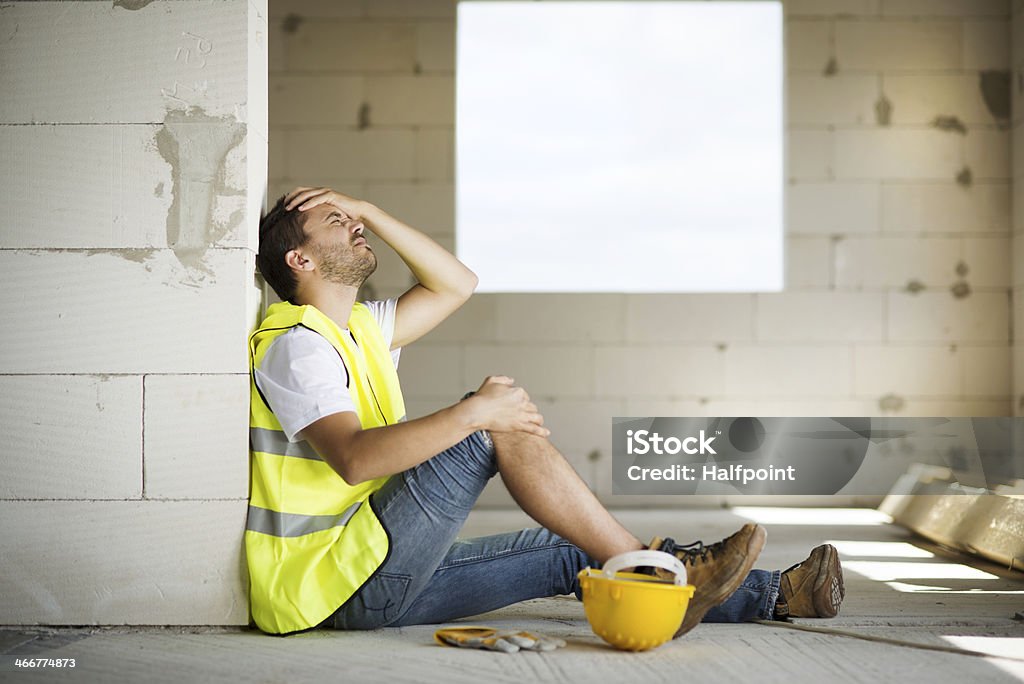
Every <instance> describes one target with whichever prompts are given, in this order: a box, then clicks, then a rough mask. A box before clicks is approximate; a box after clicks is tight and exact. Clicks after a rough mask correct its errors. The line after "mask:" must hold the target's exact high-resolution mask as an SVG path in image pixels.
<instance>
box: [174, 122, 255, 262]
mask: <svg viewBox="0 0 1024 684" xmlns="http://www.w3.org/2000/svg"><path fill="white" fill-rule="evenodd" d="M245 135H246V126H245V124H243V123H240V122H238V121H237V120H236V119H234V118H232V117H227V116H225V117H214V116H210V115H209V114H207V113H206V112H204V111H203V110H202V109H201V108H199V107H190V108H189V109H187V110H170V111H168V112H167V116H166V117H164V124H163V126H161V127H160V128H159V129H158V130H157V132H156V135H155V141H156V147H157V150H158V151H159V153H160V156H161V157H163V158H164V160H165V161H166V162H167V163H168V164H169V165H170V167H171V179H172V186H171V205H170V208H169V210H168V212H167V246H168V247H170V248H171V249H172V250H173V251H174V254H175V256H177V257H178V260H179V261H180V262H181V263H182V265H184V266H186V267H188V268H189V269H196V270H198V271H201V272H203V273H205V274H207V275H209V276H210V277H211V278H212V277H213V273H212V272H210V270H209V269H208V268H207V267H206V266H205V264H204V260H205V257H206V253H207V251H208V250H209V249H211V248H212V247H214V246H215V245H216V244H217V242H218V241H219V240H221V239H222V238H223V237H224V236H225V235H227V234H228V233H229V232H230V231H231V230H232V229H234V228H236V227H238V226H240V225H241V224H242V221H243V219H244V217H245V207H244V205H245V190H244V188H239V187H233V186H232V185H231V181H235V182H238V179H237V178H230V177H229V175H228V167H229V166H231V165H232V164H230V163H229V155H231V154H232V153H233V152H235V153H236V155H237V154H238V152H236V150H237V148H239V147H242V148H244V146H243V145H242V143H243V142H244V141H245ZM240 153H241V154H242V155H243V158H244V149H242V150H241V151H240ZM236 160H237V157H236ZM234 165H236V166H237V164H234ZM243 166H244V164H243ZM241 183H242V185H244V179H243V180H241ZM225 200H227V201H225ZM231 200H234V201H231ZM225 205H227V209H225Z"/></svg>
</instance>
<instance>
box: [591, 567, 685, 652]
mask: <svg viewBox="0 0 1024 684" xmlns="http://www.w3.org/2000/svg"><path fill="white" fill-rule="evenodd" d="M645 566H653V567H657V568H664V569H665V570H671V571H672V572H673V573H675V580H673V581H669V580H662V579H658V578H656V577H652V576H650V575H641V574H639V573H636V572H619V570H621V569H622V568H629V567H645ZM579 580H580V587H581V589H582V590H583V611H584V612H585V613H586V615H587V620H588V621H589V622H590V628H591V629H593V630H594V634H596V635H598V636H599V637H601V638H602V639H604V640H605V641H607V642H608V643H609V644H611V645H612V646H614V647H616V648H621V649H623V650H627V651H646V650H647V649H650V648H654V647H655V646H661V645H662V644H663V643H665V642H666V641H668V640H669V639H671V638H672V636H673V635H675V633H676V630H678V629H679V625H681V624H682V622H683V615H685V614H686V606H687V605H688V604H689V603H690V598H691V597H692V596H693V592H694V590H695V587H694V586H693V585H692V584H687V583H686V566H684V565H683V563H682V561H680V560H679V559H678V558H676V557H675V556H673V555H672V554H668V553H664V552H662V551H651V550H648V551H629V552H627V553H622V554H619V555H618V556H615V557H613V558H611V559H609V560H608V562H607V563H605V564H604V567H603V569H601V570H594V569H593V568H584V569H583V570H581V571H580V574H579Z"/></svg>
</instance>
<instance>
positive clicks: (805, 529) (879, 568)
mask: <svg viewBox="0 0 1024 684" xmlns="http://www.w3.org/2000/svg"><path fill="white" fill-rule="evenodd" d="M617 515H618V517H619V518H620V520H622V522H623V523H624V524H625V525H626V526H627V527H628V528H629V529H631V530H633V531H634V532H635V533H636V534H637V535H638V536H639V537H641V538H648V537H650V536H653V535H654V534H656V533H660V534H663V535H664V534H670V535H672V536H675V537H676V538H677V539H678V540H680V541H690V540H691V538H696V537H701V538H703V539H704V540H705V541H706V542H711V541H716V540H718V539H719V538H721V537H723V536H726V535H727V534H729V533H731V532H732V531H734V530H735V529H737V528H738V527H739V526H740V525H741V524H742V523H744V522H746V521H747V520H750V519H752V520H756V521H758V522H761V523H763V524H765V526H766V527H767V528H768V546H767V548H766V549H765V551H764V553H763V554H762V556H761V559H760V561H759V563H758V566H759V567H763V568H775V567H781V568H785V567H787V566H789V565H791V564H792V563H795V562H796V561H799V560H801V559H803V558H804V557H805V556H806V553H807V551H808V550H809V549H810V548H811V547H813V546H815V545H817V544H819V543H821V542H823V541H830V542H832V543H834V544H836V546H838V547H839V549H840V554H841V557H842V559H843V564H844V568H845V575H846V587H847V597H846V601H845V603H844V604H843V609H842V612H841V613H840V615H839V617H837V618H835V619H832V620H798V621H794V622H797V623H800V624H805V625H812V626H817V627H828V628H835V629H841V630H845V631H849V632H855V633H857V634H864V635H873V636H877V637H887V638H893V639H900V640H905V641H911V642H915V643H919V644H932V645H941V646H954V647H958V648H962V649H968V650H973V651H982V652H984V653H989V654H993V655H1001V656H1012V658H1001V657H976V656H969V655H963V654H957V653H943V652H936V651H929V650H921V649H917V648H910V647H906V646H897V645H890V644H883V643H876V642H871V641H864V640H860V639H856V638H851V637H848V636H838V635H830V634H823V633H812V632H804V631H796V630H792V629H786V628H783V627H776V626H767V625H760V624H742V625H716V624H707V625H701V626H700V627H698V628H697V629H696V630H694V631H693V632H691V633H690V634H688V635H687V636H686V637H684V638H682V639H679V640H677V641H672V642H669V643H668V644H665V645H664V646H662V647H660V648H657V649H655V650H653V651H649V652H646V653H639V654H636V653H624V652H619V651H615V650H613V649H612V648H610V647H608V646H606V645H605V644H604V643H603V642H602V641H601V640H600V639H599V638H598V637H596V636H594V635H593V634H592V633H591V631H590V628H589V626H588V625H587V622H586V619H585V618H584V616H583V610H582V606H581V604H579V603H578V602H577V601H575V600H574V599H571V598H555V599H544V600H538V601H530V602H526V603H522V604H519V605H516V606H512V607H509V608H506V609H503V610H500V611H495V612H493V613H489V614H487V615H484V616H478V617H475V618H473V619H469V620H465V621H463V622H465V623H467V624H484V625H490V626H494V627H516V628H527V629H532V630H536V631H539V632H542V633H544V634H549V635H553V636H559V637H562V638H564V639H566V640H567V641H568V646H567V647H566V648H563V649H559V650H557V651H555V652H552V653H546V654H536V653H520V654H515V655H505V654H499V653H490V652H480V651H468V650H461V649H453V648H444V647H440V646H437V645H435V644H434V642H433V639H432V634H433V631H434V629H435V627H433V626H418V627H404V628H394V629H382V630H378V631H375V632H329V631H320V632H311V633H306V634H301V635H296V636H293V637H289V638H284V639H282V638H274V637H268V636H265V635H262V634H260V633H259V632H256V631H250V630H247V629H238V628H193V627H153V628H128V627H120V628H77V629H71V628H61V629H52V628H37V627H31V628H30V627H4V628H0V654H3V655H0V681H22V680H25V681H55V682H57V681H59V682H103V683H105V684H106V683H115V682H133V683H134V682H139V681H146V682H175V683H177V682H239V681H241V682H246V683H247V684H260V683H262V682H289V683H301V682H311V683H313V682H315V683H316V684H322V682H327V681H345V682H377V681H387V682H389V683H397V682H416V683H420V682H452V683H456V682H466V683H467V684H469V683H472V684H479V682H482V681H487V682H509V683H515V684H522V683H523V682H566V681H571V682H576V681H588V682H602V683H603V682H641V683H643V684H653V683H655V682H702V681H703V682H721V681H736V682H739V681H757V682H780V683H782V682H785V683H787V684H791V683H792V682H811V681H824V680H831V681H835V682H866V683H867V682H870V683H871V684H879V683H881V682H891V681H914V682H917V681H927V682H930V683H940V682H965V681H984V682H986V683H989V682H991V683H996V682H1012V681H1019V680H1020V681H1024V622H1022V621H1021V620H1020V619H1014V616H1015V614H1016V613H1019V612H1020V613H1024V575H1022V573H1020V572H1008V571H1006V570H1005V569H1002V568H999V567H995V566H992V565H990V564H987V563H984V562H978V561H975V560H970V559H966V558H964V557H957V556H951V555H946V554H944V553H943V552H942V551H941V550H940V549H938V548H936V547H934V546H932V545H929V544H928V543H926V542H923V541H922V540H920V539H916V538H914V537H912V535H910V534H909V533H908V532H906V531H905V530H903V529H901V528H898V527H895V526H892V525H888V524H885V521H886V520H887V519H886V518H885V516H883V515H881V514H879V513H876V512H874V511H870V510H858V509H812V510H809V509H794V508H782V509H767V508H749V509H744V508H736V509H729V510H682V511H675V512H665V511H636V510H630V511H620V512H619V513H617ZM530 524H531V523H530V521H529V519H528V518H526V517H525V516H524V515H522V514H520V513H515V514H513V513H509V512H498V511H480V512H476V513H474V514H473V515H472V517H471V518H470V520H469V522H468V523H467V526H466V530H465V533H466V535H467V536H468V535H476V534H491V533H494V532H499V531H503V530H507V529H513V528H515V527H519V526H529V525H530ZM15 654H16V655H24V656H35V657H47V658H75V660H76V667H75V669H73V670H70V669H65V670H60V671H58V670H45V671H44V670H36V671H33V672H26V671H24V670H15V668H14V667H13V661H14V659H13V657H12V656H13V655H15ZM1013 658H1016V659H1013Z"/></svg>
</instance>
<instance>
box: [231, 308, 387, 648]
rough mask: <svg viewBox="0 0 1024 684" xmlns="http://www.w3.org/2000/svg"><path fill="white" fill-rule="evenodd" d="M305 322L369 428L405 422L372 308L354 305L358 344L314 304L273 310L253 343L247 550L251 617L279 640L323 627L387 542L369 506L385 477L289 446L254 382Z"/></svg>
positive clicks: (302, 445)
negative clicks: (336, 363) (362, 477)
mask: <svg viewBox="0 0 1024 684" xmlns="http://www.w3.org/2000/svg"><path fill="white" fill-rule="evenodd" d="M299 325H301V326H304V327H306V328H309V329H310V330H312V331H313V332H316V333H317V334H319V335H321V336H322V337H323V338H324V339H326V340H327V341H328V342H330V343H331V346H333V347H334V349H335V350H336V351H337V352H338V354H339V355H340V356H341V359H342V361H343V362H344V364H345V368H346V369H347V371H348V374H349V378H350V384H351V388H352V395H353V399H354V400H355V403H356V414H357V415H358V416H359V422H360V423H361V425H362V427H363V428H364V429H368V428H373V427H380V426H383V425H392V424H394V423H397V422H399V421H401V420H403V419H404V418H405V404H404V402H403V400H402V392H401V389H400V387H399V385H398V374H397V372H396V371H395V367H394V362H393V361H392V359H391V352H390V350H389V349H388V347H387V343H386V342H385V341H384V336H383V334H382V333H381V330H380V327H379V326H378V325H377V322H376V321H375V320H374V318H373V315H372V314H371V313H370V311H369V309H367V308H366V306H365V305H363V304H358V303H357V304H356V305H355V306H353V307H352V314H351V316H350V318H349V321H348V330H349V331H350V332H351V334H352V338H351V339H350V338H349V337H348V336H347V335H346V334H345V333H344V331H343V330H341V329H340V328H339V327H338V326H337V325H336V324H335V323H334V322H333V321H331V320H330V319H329V318H327V317H326V316H325V315H324V314H323V313H321V312H320V311H319V310H317V309H316V308H314V307H312V306H295V305H293V304H289V303H287V302H285V303H281V304H274V305H273V306H271V307H270V308H269V309H268V310H267V317H266V319H265V320H264V321H263V323H262V324H261V325H260V328H259V329H258V330H256V332H254V333H253V334H252V336H250V338H249V352H250V381H249V382H250V413H249V442H250V450H251V453H252V457H251V466H252V478H251V489H250V493H249V499H250V500H249V514H248V519H247V522H246V532H245V544H246V558H247V561H248V564H249V578H250V582H249V584H250V599H251V606H252V615H253V619H254V620H255V622H256V624H257V626H258V627H259V628H260V629H262V630H263V631H265V632H270V633H273V634H286V633H290V632H295V631H300V630H303V629H309V628H311V627H315V626H316V625H318V624H320V623H321V622H323V621H324V620H325V619H326V618H328V617H329V616H330V615H331V614H332V613H333V612H334V611H335V610H337V609H338V607H340V606H341V605H342V604H343V603H345V601H347V600H348V599H349V598H350V597H351V596H352V594H354V593H355V592H356V590H357V589H358V588H359V587H360V586H362V584H363V583H364V582H365V581H366V580H367V579H369V578H370V577H371V576H372V575H373V573H374V572H376V570H377V568H378V567H380V565H381V563H383V562H384V559H385V558H386V557H387V553H388V544H389V541H388V535H387V532H386V531H385V530H384V528H383V526H382V525H381V524H380V521H379V520H378V519H377V516H376V513H375V512H374V511H373V508H372V506H370V505H369V497H370V495H371V494H372V493H373V492H375V491H377V490H378V489H380V488H381V487H382V486H383V485H384V483H385V482H386V481H387V478H379V479H377V480H371V481H369V482H363V483H360V484H358V485H355V486H352V485H349V484H348V483H347V482H345V481H344V480H343V479H342V478H341V477H340V476H339V475H338V474H337V473H336V472H335V471H334V470H333V469H332V468H331V467H330V466H329V465H328V464H327V463H325V462H324V461H323V459H321V458H320V456H319V455H318V454H317V453H316V451H315V450H314V449H313V448H312V446H310V445H309V444H308V443H306V442H304V441H300V442H289V441H288V439H287V437H286V436H285V434H284V432H283V431H282V430H281V424H280V423H279V422H278V421H277V418H276V417H275V416H274V414H273V413H272V412H271V411H270V408H269V407H268V406H267V405H266V403H265V402H264V399H263V396H262V395H261V394H260V391H259V388H258V387H257V386H256V382H255V373H254V371H255V369H256V368H259V365H260V363H262V361H263V357H264V356H265V355H266V353H267V349H269V348H270V345H271V344H272V343H273V341H274V340H275V339H277V338H278V337H279V336H280V335H283V334H284V333H286V332H288V331H289V330H291V329H292V328H294V327H296V326H299ZM353 340H354V342H355V343H354V344H353Z"/></svg>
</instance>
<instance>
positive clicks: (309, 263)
mask: <svg viewBox="0 0 1024 684" xmlns="http://www.w3.org/2000/svg"><path fill="white" fill-rule="evenodd" d="M284 263H286V264H288V267H289V268H292V269H295V270H296V271H312V270H313V269H314V268H316V264H314V263H313V260H312V259H310V258H308V257H306V256H305V255H304V254H303V253H302V252H300V251H299V250H297V249H293V250H291V251H290V252H288V253H287V254H285V255H284Z"/></svg>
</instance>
